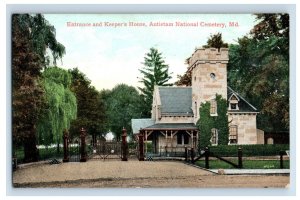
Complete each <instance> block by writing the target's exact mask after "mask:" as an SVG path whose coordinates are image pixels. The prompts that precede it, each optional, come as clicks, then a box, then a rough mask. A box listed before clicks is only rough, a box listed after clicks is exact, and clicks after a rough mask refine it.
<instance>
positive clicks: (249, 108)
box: [227, 86, 259, 113]
mask: <svg viewBox="0 0 300 200" xmlns="http://www.w3.org/2000/svg"><path fill="white" fill-rule="evenodd" d="M233 94H235V95H236V96H237V97H238V98H239V99H240V101H239V104H238V106H239V110H228V112H230V113H241V112H254V113H258V112H259V111H258V110H257V109H256V108H255V107H254V106H253V105H251V104H250V103H249V102H248V101H246V100H245V99H244V98H243V97H242V96H241V95H239V94H238V93H237V92H235V91H234V90H233V89H232V88H230V87H229V86H227V100H228V101H229V98H230V97H231V96H232V95H233Z"/></svg>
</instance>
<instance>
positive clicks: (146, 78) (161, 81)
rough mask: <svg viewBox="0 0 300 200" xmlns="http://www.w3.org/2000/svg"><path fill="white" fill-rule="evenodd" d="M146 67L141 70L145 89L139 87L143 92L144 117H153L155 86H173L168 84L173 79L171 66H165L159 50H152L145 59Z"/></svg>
mask: <svg viewBox="0 0 300 200" xmlns="http://www.w3.org/2000/svg"><path fill="white" fill-rule="evenodd" d="M143 64H144V67H143V68H142V69H140V70H139V71H140V72H141V74H142V76H143V77H141V78H140V82H141V83H143V85H144V87H143V88H142V87H138V88H139V90H140V91H141V92H142V96H143V98H144V103H143V104H144V105H145V107H144V111H143V116H144V117H150V116H151V106H152V98H153V91H154V86H155V85H158V86H171V85H172V84H170V83H167V82H168V81H169V80H170V79H171V78H172V77H171V76H170V75H169V66H168V65H167V64H165V61H164V60H163V58H162V53H159V52H158V50H157V49H155V48H150V52H149V53H147V54H146V56H145V57H144V63H143Z"/></svg>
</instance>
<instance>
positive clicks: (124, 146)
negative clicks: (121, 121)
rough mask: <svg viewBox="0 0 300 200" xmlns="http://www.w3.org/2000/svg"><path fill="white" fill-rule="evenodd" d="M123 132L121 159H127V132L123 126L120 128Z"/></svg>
mask: <svg viewBox="0 0 300 200" xmlns="http://www.w3.org/2000/svg"><path fill="white" fill-rule="evenodd" d="M122 132H123V134H122V161H127V160H128V159H127V151H128V144H127V140H126V137H127V132H126V129H125V128H123V130H122Z"/></svg>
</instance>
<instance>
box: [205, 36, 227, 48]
mask: <svg viewBox="0 0 300 200" xmlns="http://www.w3.org/2000/svg"><path fill="white" fill-rule="evenodd" d="M203 48H217V49H220V48H228V44H227V43H225V42H224V41H223V39H222V33H216V34H214V35H210V37H209V38H208V40H207V44H206V45H203Z"/></svg>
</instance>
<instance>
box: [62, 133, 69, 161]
mask: <svg viewBox="0 0 300 200" xmlns="http://www.w3.org/2000/svg"><path fill="white" fill-rule="evenodd" d="M63 141H64V159H63V162H69V132H68V131H67V130H66V129H65V130H64V134H63Z"/></svg>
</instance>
